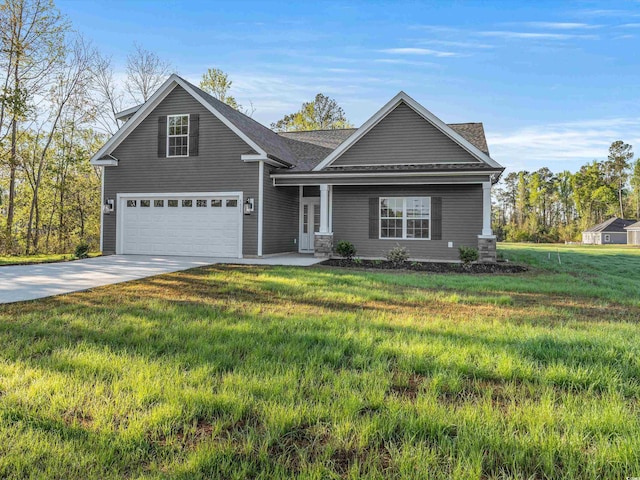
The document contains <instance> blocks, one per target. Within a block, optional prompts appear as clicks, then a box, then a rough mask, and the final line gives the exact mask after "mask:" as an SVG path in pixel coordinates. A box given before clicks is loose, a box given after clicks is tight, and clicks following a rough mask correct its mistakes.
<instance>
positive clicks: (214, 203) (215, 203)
mask: <svg viewBox="0 0 640 480" xmlns="http://www.w3.org/2000/svg"><path fill="white" fill-rule="evenodd" d="M211 206H212V207H221V206H222V200H220V199H213V200H211Z"/></svg>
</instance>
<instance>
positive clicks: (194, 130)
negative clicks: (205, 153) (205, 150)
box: [189, 113, 200, 157]
mask: <svg viewBox="0 0 640 480" xmlns="http://www.w3.org/2000/svg"><path fill="white" fill-rule="evenodd" d="M199 142H200V115H198V114H197V113H192V114H191V115H189V156H190V157H197V156H198V152H199V145H198V143H199Z"/></svg>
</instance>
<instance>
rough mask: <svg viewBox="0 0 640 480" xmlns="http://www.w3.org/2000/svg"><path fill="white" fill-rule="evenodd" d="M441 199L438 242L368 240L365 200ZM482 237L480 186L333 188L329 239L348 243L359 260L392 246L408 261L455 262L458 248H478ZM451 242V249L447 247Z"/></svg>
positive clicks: (387, 249) (373, 255) (379, 254)
mask: <svg viewBox="0 0 640 480" xmlns="http://www.w3.org/2000/svg"><path fill="white" fill-rule="evenodd" d="M408 195H421V196H438V197H442V240H379V239H369V198H370V197H381V196H408ZM481 233H482V185H425V186H411V185H405V186H402V187H393V186H386V187H383V186H380V187H377V186H370V187H363V186H349V187H347V186H334V187H333V235H334V236H333V239H334V244H336V243H337V242H339V241H340V240H347V241H350V242H352V243H353V244H354V245H355V247H356V248H357V250H358V255H359V256H363V257H384V256H385V255H386V253H387V252H388V251H389V250H390V249H391V248H393V247H395V245H396V243H399V244H400V245H402V246H404V247H406V248H407V250H408V251H409V254H410V256H411V258H415V259H438V260H458V258H459V257H458V247H459V246H461V245H465V246H471V247H476V248H477V246H478V235H480V234H481ZM450 241H452V242H453V248H448V246H447V243H448V242H450Z"/></svg>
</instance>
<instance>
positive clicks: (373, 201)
mask: <svg viewBox="0 0 640 480" xmlns="http://www.w3.org/2000/svg"><path fill="white" fill-rule="evenodd" d="M379 215H380V199H379V198H378V197H372V198H370V199H369V238H375V239H378V238H380V231H379V227H380V221H379Z"/></svg>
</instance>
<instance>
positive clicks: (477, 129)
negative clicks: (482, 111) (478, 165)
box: [447, 122, 489, 155]
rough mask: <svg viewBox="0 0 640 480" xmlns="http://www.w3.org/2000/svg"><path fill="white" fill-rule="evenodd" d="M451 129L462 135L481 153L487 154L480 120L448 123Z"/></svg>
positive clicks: (485, 139) (485, 138) (485, 140)
mask: <svg viewBox="0 0 640 480" xmlns="http://www.w3.org/2000/svg"><path fill="white" fill-rule="evenodd" d="M447 125H449V126H450V127H451V128H452V129H453V130H455V131H456V132H457V133H458V134H460V135H461V136H462V137H464V139H465V140H467V141H468V142H469V143H470V144H471V145H473V146H474V147H476V148H477V149H479V150H480V151H481V152H482V153H486V154H487V155H489V147H488V146H487V137H486V136H485V134H484V125H482V122H475V123H448V124H447Z"/></svg>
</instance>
